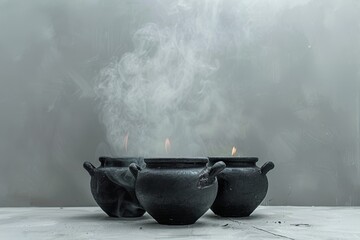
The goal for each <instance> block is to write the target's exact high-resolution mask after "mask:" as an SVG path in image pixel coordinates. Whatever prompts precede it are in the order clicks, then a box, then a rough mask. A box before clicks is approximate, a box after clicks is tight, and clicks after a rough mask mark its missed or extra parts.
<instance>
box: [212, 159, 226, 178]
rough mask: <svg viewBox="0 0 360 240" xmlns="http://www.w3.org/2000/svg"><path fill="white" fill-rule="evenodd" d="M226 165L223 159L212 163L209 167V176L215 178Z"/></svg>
mask: <svg viewBox="0 0 360 240" xmlns="http://www.w3.org/2000/svg"><path fill="white" fill-rule="evenodd" d="M225 167H226V165H225V163H224V162H223V161H220V162H216V163H215V164H214V165H212V166H211V167H209V178H215V177H216V176H217V175H218V174H219V173H221V172H222V170H224V169H225Z"/></svg>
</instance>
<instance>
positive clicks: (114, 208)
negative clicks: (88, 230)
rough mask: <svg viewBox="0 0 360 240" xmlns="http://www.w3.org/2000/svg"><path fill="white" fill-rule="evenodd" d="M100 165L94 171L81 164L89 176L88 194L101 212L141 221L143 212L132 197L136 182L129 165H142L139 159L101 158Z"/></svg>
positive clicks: (90, 165)
mask: <svg viewBox="0 0 360 240" xmlns="http://www.w3.org/2000/svg"><path fill="white" fill-rule="evenodd" d="M99 161H100V162H101V165H100V166H99V167H98V168H95V167H94V166H93V165H92V164H91V163H90V162H84V165H83V166H84V168H85V169H86V170H87V171H88V172H89V174H90V176H91V182H90V186H91V193H92V195H93V197H94V199H95V201H96V202H97V204H98V205H99V206H100V208H101V209H102V210H103V211H104V212H105V213H106V214H107V215H109V216H110V217H141V216H142V215H144V213H145V210H144V209H143V207H141V205H140V204H139V201H138V200H137V198H136V195H135V189H134V187H135V179H134V177H133V176H132V174H131V173H130V172H129V169H128V168H129V165H130V164H131V163H137V164H140V165H143V163H142V162H143V159H141V158H131V157H129V158H110V157H100V158H99Z"/></svg>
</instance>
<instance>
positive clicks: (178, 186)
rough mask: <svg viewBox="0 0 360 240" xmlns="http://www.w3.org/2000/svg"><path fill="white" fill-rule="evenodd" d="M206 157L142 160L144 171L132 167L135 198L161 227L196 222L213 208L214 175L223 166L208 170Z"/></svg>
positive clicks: (214, 192)
mask: <svg viewBox="0 0 360 240" xmlns="http://www.w3.org/2000/svg"><path fill="white" fill-rule="evenodd" d="M207 162H208V159H207V158H161V159H159V158H156V159H155V158H153V159H145V163H146V168H144V169H141V168H140V167H139V166H136V165H135V164H132V165H130V170H131V171H132V173H133V174H134V176H135V177H136V184H135V189H136V196H137V198H138V199H139V202H140V203H141V205H142V206H143V207H144V208H145V210H146V211H147V212H148V213H149V214H150V215H151V216H152V217H153V218H154V219H155V220H156V221H157V222H158V223H160V224H166V225H186V224H193V223H195V222H196V221H197V220H198V219H199V218H200V217H201V216H202V215H203V214H204V213H205V212H206V211H207V210H208V209H209V208H210V206H211V205H212V203H213V202H214V200H215V198H216V194H217V189H218V183H217V181H216V175H217V174H218V173H219V172H220V171H221V170H223V169H224V168H225V164H224V163H217V164H216V165H214V166H212V167H210V168H207V167H206V164H207Z"/></svg>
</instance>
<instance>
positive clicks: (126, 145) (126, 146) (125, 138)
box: [124, 133, 129, 152]
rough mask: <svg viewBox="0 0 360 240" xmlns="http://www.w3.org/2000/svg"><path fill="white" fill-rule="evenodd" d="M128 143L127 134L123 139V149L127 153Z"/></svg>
mask: <svg viewBox="0 0 360 240" xmlns="http://www.w3.org/2000/svg"><path fill="white" fill-rule="evenodd" d="M128 143H129V133H126V135H125V137H124V148H125V151H126V152H127V151H128Z"/></svg>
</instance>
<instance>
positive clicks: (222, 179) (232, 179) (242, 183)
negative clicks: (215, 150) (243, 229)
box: [209, 157, 274, 217]
mask: <svg viewBox="0 0 360 240" xmlns="http://www.w3.org/2000/svg"><path fill="white" fill-rule="evenodd" d="M219 161H223V162H225V164H226V168H225V170H224V171H222V173H220V174H219V175H218V177H217V178H218V182H219V190H218V194H217V197H216V200H215V202H214V204H213V205H212V206H211V210H212V211H213V212H214V213H215V214H216V215H219V216H222V217H246V216H249V215H250V214H251V213H252V212H253V211H254V210H255V209H256V208H257V207H258V206H259V205H260V203H261V202H262V200H264V198H265V195H266V193H267V190H268V180H267V177H266V173H267V172H269V171H270V170H271V169H273V168H274V163H273V162H267V163H265V164H264V165H263V166H262V167H261V168H259V167H257V166H256V162H257V161H258V158H255V157H209V165H210V166H211V165H213V164H216V163H217V162H219Z"/></svg>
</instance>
